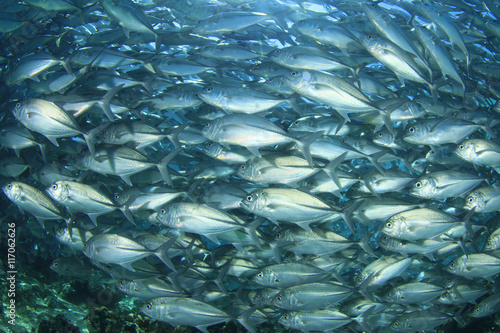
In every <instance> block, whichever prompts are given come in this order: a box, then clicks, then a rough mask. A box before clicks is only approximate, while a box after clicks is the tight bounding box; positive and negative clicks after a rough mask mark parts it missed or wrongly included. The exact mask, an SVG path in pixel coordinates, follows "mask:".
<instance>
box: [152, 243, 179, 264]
mask: <svg viewBox="0 0 500 333" xmlns="http://www.w3.org/2000/svg"><path fill="white" fill-rule="evenodd" d="M176 240H177V236H176V237H172V238H170V239H169V240H168V241H167V242H165V244H163V245H162V246H160V247H159V248H157V249H156V251H155V255H156V256H157V257H158V259H160V260H161V261H162V262H163V263H164V264H165V265H166V266H167V267H168V268H170V269H171V270H172V271H174V272H175V271H176V269H175V266H174V264H173V263H172V261H171V260H170V258H169V257H168V256H167V251H168V249H170V248H171V247H172V245H174V244H175V241H176Z"/></svg>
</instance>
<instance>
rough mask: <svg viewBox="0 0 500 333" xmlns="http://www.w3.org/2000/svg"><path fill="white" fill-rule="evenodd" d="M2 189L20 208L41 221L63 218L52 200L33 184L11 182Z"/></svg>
mask: <svg viewBox="0 0 500 333" xmlns="http://www.w3.org/2000/svg"><path fill="white" fill-rule="evenodd" d="M2 191H3V193H4V194H5V195H6V196H7V198H9V200H10V201H12V202H13V203H14V204H16V205H17V206H18V207H19V209H21V210H22V211H26V212H28V213H30V214H32V215H33V216H34V217H35V218H36V219H37V220H39V221H40V222H41V221H43V220H58V219H62V218H63V216H62V214H61V212H60V211H59V208H57V206H56V205H55V204H54V203H53V202H52V200H50V199H49V198H48V197H47V196H46V195H45V194H43V192H42V191H40V190H38V189H36V188H35V187H33V186H30V185H28V184H24V183H21V182H10V183H8V184H7V185H5V186H4V187H2Z"/></svg>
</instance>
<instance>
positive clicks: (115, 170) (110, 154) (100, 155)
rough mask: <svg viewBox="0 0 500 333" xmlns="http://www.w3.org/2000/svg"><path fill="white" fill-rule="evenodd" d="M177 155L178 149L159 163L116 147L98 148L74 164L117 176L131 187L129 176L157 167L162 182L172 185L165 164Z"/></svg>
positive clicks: (130, 150)
mask: <svg viewBox="0 0 500 333" xmlns="http://www.w3.org/2000/svg"><path fill="white" fill-rule="evenodd" d="M178 153H179V149H177V150H174V151H172V152H171V153H169V154H168V155H167V156H165V157H164V158H163V159H162V161H160V162H159V163H154V162H153V161H150V160H149V159H148V158H147V157H146V156H144V155H143V154H141V153H140V152H139V151H137V150H135V149H132V148H128V147H126V146H118V145H109V146H107V145H103V146H99V147H98V148H97V150H96V152H95V155H94V156H92V154H84V155H83V156H81V157H80V159H78V160H76V161H75V162H74V165H75V166H76V167H77V168H80V169H83V170H92V171H94V172H97V173H100V174H103V175H116V176H119V177H120V178H121V179H122V180H123V181H124V182H125V183H126V184H128V185H132V182H131V181H130V176H132V175H135V174H136V173H139V172H141V171H144V170H148V169H150V168H153V167H155V166H156V167H157V168H158V171H160V173H161V175H162V178H163V180H164V181H165V182H166V183H167V184H169V185H170V184H172V180H171V178H170V174H169V172H168V170H167V164H168V163H169V162H170V161H171V160H172V159H173V158H174V157H175V156H176V155H177V154H178Z"/></svg>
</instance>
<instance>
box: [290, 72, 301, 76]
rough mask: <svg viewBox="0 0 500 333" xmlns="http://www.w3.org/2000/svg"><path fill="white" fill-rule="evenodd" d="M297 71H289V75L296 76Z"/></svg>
mask: <svg viewBox="0 0 500 333" xmlns="http://www.w3.org/2000/svg"><path fill="white" fill-rule="evenodd" d="M298 74H299V73H298V72H297V71H293V72H291V73H290V75H291V76H297V75H298Z"/></svg>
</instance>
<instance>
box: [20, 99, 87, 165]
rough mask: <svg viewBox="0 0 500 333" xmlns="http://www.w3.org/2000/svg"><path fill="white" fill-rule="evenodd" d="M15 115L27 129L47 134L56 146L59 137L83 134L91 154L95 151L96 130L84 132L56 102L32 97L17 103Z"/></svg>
mask: <svg viewBox="0 0 500 333" xmlns="http://www.w3.org/2000/svg"><path fill="white" fill-rule="evenodd" d="M12 113H13V115H14V117H15V118H16V119H17V120H18V121H19V122H20V123H21V124H23V125H24V126H25V127H26V128H27V129H29V130H31V131H34V132H37V133H40V134H42V135H43V136H45V137H46V138H47V139H48V140H49V141H50V142H52V143H53V144H54V145H55V146H59V144H58V143H57V139H58V138H63V137H70V136H76V135H83V137H84V138H85V141H86V142H87V146H88V148H89V151H90V154H91V155H92V156H93V155H94V153H95V149H94V141H93V136H94V135H95V133H93V132H94V131H95V130H96V129H94V131H90V132H84V131H82V130H81V129H80V127H79V126H78V124H77V123H76V121H75V120H74V119H73V118H72V117H71V116H70V115H68V114H67V113H66V112H65V111H63V110H62V109H61V108H59V107H58V106H57V105H56V104H54V103H52V102H50V101H47V100H43V99H39V98H30V99H26V100H24V101H21V102H18V103H16V105H15V106H14V108H13V109H12Z"/></svg>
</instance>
